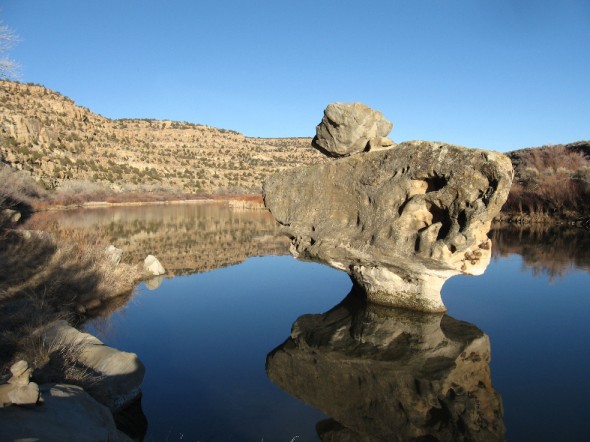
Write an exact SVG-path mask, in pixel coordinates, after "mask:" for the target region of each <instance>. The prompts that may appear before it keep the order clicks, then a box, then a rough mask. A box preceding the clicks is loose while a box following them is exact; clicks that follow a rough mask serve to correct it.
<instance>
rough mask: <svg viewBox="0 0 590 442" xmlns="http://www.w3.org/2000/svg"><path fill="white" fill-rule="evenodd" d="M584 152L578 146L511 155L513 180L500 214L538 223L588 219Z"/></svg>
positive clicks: (589, 190) (589, 183)
mask: <svg viewBox="0 0 590 442" xmlns="http://www.w3.org/2000/svg"><path fill="white" fill-rule="evenodd" d="M581 144H584V143H581ZM584 152H585V150H584V149H583V148H581V147H580V143H577V144H576V145H565V146H563V145H559V146H546V147H542V148H536V149H524V150H521V151H515V152H511V153H510V154H509V156H510V158H511V160H512V162H513V165H514V168H515V180H514V183H513V185H512V188H511V190H510V195H509V196H508V201H507V202H506V204H505V206H504V209H503V211H504V212H509V213H511V214H520V215H523V214H525V215H527V216H529V217H533V218H538V219H545V217H547V216H549V217H561V218H566V219H572V218H577V217H580V216H586V215H588V214H589V213H590V206H589V205H588V203H587V202H588V201H589V200H590V161H589V159H588V157H587V156H586V155H585V153H584Z"/></svg>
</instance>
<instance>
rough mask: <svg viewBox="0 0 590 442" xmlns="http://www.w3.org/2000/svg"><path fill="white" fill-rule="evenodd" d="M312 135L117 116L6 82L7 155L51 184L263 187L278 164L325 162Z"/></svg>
mask: <svg viewBox="0 0 590 442" xmlns="http://www.w3.org/2000/svg"><path fill="white" fill-rule="evenodd" d="M321 157H322V156H321V155H320V154H319V153H318V152H316V151H315V150H314V149H312V148H311V147H310V139H308V138H284V139H261V138H249V137H246V136H244V135H242V134H240V133H238V132H235V131H231V130H224V129H216V128H214V127H210V126H204V125H200V124H193V123H188V122H177V121H158V120H149V119H143V120H138V119H123V120H111V119H108V118H105V117H102V116H100V115H97V114H94V113H93V112H91V111H90V110H89V109H86V108H84V107H81V106H77V105H76V104H75V103H74V102H73V101H72V100H70V99H69V98H67V97H64V96H62V95H60V94H59V93H57V92H55V91H52V90H50V89H47V88H45V87H43V86H39V85H29V84H20V83H14V82H8V81H0V162H3V163H5V164H8V165H10V166H12V167H13V168H16V169H21V170H26V171H28V172H30V173H31V174H32V175H33V176H34V177H36V178H38V179H41V180H43V182H44V183H45V184H46V185H47V186H49V187H55V186H59V185H61V184H62V183H63V182H64V181H67V180H70V179H82V180H89V181H95V182H102V183H105V184H108V185H110V186H111V187H112V188H114V189H121V188H126V187H129V186H130V185H133V184H137V185H139V184H151V185H156V186H166V187H172V188H174V189H178V190H181V191H184V192H213V191H219V192H236V191H241V192H260V188H261V183H262V181H263V179H264V178H265V177H266V176H268V175H269V174H271V173H274V172H276V171H280V170H284V169H287V168H291V167H293V166H296V165H304V164H313V163H317V162H318V161H322V158H321Z"/></svg>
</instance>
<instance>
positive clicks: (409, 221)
mask: <svg viewBox="0 0 590 442" xmlns="http://www.w3.org/2000/svg"><path fill="white" fill-rule="evenodd" d="M512 176H513V173H512V165H511V163H510V160H509V159H508V158H507V157H505V156H504V155H502V154H500V153H497V152H488V151H482V150H475V149H467V148H464V147H459V146H453V145H450V144H445V143H435V142H427V141H409V142H405V143H401V144H399V145H397V146H396V147H394V148H391V149H388V150H383V151H376V152H367V153H362V154H358V155H353V156H350V157H346V158H341V159H337V160H334V161H332V162H329V163H325V164H321V165H317V166H311V167H306V168H299V169H293V170H290V171H287V172H281V173H280V174H277V175H274V176H272V177H270V178H269V179H268V180H267V181H266V183H265V186H264V198H265V204H266V206H267V207H268V208H269V209H270V210H271V212H272V214H273V215H274V217H275V218H276V219H277V221H278V222H279V223H281V224H282V225H283V226H284V227H285V230H286V232H287V233H288V234H289V235H290V236H291V238H292V246H291V253H292V254H293V255H294V256H296V257H299V258H302V259H310V260H319V261H321V262H324V263H327V264H329V265H331V266H332V267H335V268H337V269H341V270H344V271H346V272H348V273H349V275H350V276H351V277H352V278H353V280H354V281H355V282H356V283H357V284H358V285H359V286H360V287H362V288H363V289H364V291H365V292H366V294H367V297H368V299H369V300H370V301H372V302H374V303H377V304H382V305H389V306H397V307H404V308H410V309H414V310H420V311H426V312H442V311H445V310H446V309H445V306H444V305H443V303H442V300H441V297H440V290H441V287H442V285H443V284H444V282H445V281H446V280H447V279H448V278H450V277H451V276H453V275H457V274H459V273H464V274H473V275H477V274H481V273H483V271H484V270H485V268H486V267H487V265H488V263H489V260H490V257H491V242H490V240H489V239H488V237H487V232H488V230H489V228H490V224H491V221H492V219H493V218H494V216H495V215H496V214H498V212H499V211H500V208H501V207H502V204H503V203H504V202H505V201H506V198H507V196H508V192H509V190H510V185H511V183H512Z"/></svg>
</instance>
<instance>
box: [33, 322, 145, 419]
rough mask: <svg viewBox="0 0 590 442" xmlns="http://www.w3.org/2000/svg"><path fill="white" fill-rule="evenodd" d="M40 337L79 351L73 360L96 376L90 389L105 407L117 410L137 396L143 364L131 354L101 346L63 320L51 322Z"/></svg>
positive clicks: (142, 374) (100, 343)
mask: <svg viewBox="0 0 590 442" xmlns="http://www.w3.org/2000/svg"><path fill="white" fill-rule="evenodd" d="M43 339H44V342H46V343H47V345H49V346H50V347H51V346H53V347H56V346H57V347H59V346H61V347H64V348H68V347H69V348H73V349H76V350H77V351H78V352H79V355H77V363H79V364H81V365H82V366H83V367H85V369H87V370H88V372H89V373H91V374H94V375H97V376H98V379H97V380H96V381H95V383H94V384H93V385H92V388H91V390H92V391H90V392H91V393H92V395H93V397H94V398H95V399H97V400H98V401H99V402H101V403H102V404H103V405H106V406H107V407H108V408H109V409H111V410H114V411H115V410H119V409H121V408H123V407H125V406H126V405H128V404H130V403H131V402H132V401H133V400H134V399H135V398H137V397H138V396H139V394H140V392H141V383H142V381H143V377H144V375H145V367H144V365H143V363H142V362H141V361H140V360H139V358H138V357H137V355H136V354H135V353H128V352H124V351H120V350H117V349H115V348H112V347H109V346H107V345H104V344H103V343H102V342H101V341H100V340H99V339H98V338H96V337H94V336H92V335H90V334H88V333H83V332H80V331H78V330H77V329H75V328H74V327H71V326H70V325H68V323H67V322H66V321H63V320H61V321H56V322H54V323H53V324H51V325H50V326H49V327H48V328H47V329H46V330H45V331H44V333H43Z"/></svg>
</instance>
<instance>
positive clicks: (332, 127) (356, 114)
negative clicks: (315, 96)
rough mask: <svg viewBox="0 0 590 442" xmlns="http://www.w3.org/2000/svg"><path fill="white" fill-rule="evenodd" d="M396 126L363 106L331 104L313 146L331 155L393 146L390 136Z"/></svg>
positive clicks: (325, 111)
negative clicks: (388, 135) (388, 136)
mask: <svg viewBox="0 0 590 442" xmlns="http://www.w3.org/2000/svg"><path fill="white" fill-rule="evenodd" d="M392 127H393V124H392V123H391V122H390V121H389V120H387V119H386V118H385V117H384V116H383V114H382V113H381V112H379V111H377V110H374V109H371V108H370V107H368V106H365V105H364V104H362V103H332V104H330V105H328V107H326V109H325V110H324V117H323V118H322V121H321V123H320V124H318V126H317V127H316V136H315V138H314V139H313V141H312V144H313V146H314V147H316V148H318V149H319V150H321V151H322V152H324V153H326V154H328V155H330V156H335V157H339V156H345V155H351V154H354V153H358V152H363V151H365V150H379V149H381V148H384V147H389V146H392V145H393V144H394V143H393V141H391V140H390V139H389V138H386V137H387V134H388V133H389V132H390V131H391V128H392Z"/></svg>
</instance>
